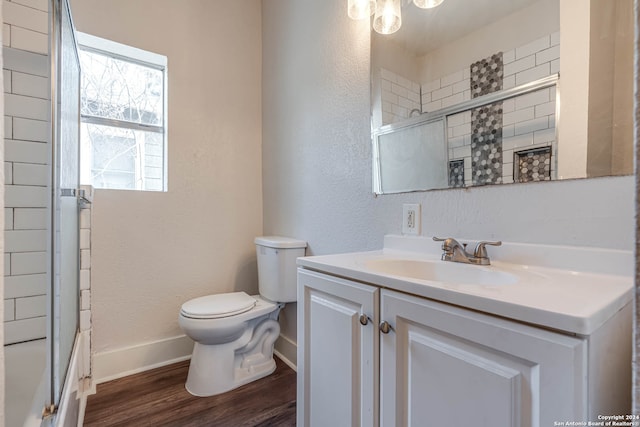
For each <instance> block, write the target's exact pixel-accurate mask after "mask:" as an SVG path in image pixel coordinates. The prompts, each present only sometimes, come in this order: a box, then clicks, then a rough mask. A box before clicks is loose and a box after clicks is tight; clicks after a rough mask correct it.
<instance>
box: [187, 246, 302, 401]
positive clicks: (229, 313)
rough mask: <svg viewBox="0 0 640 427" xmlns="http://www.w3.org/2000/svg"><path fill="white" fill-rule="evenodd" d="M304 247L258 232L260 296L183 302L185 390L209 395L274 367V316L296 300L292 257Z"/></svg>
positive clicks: (277, 328) (276, 333)
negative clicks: (189, 347)
mask: <svg viewBox="0 0 640 427" xmlns="http://www.w3.org/2000/svg"><path fill="white" fill-rule="evenodd" d="M305 247H306V242H303V241H300V240H296V239H290V238H285V237H277V236H270V237H258V238H256V249H257V253H258V276H259V278H258V284H259V291H260V295H248V294H246V293H245V292H231V293H224V294H215V295H207V296H204V297H199V298H195V299H192V300H189V301H187V302H185V303H184V304H183V305H182V307H181V309H180V314H179V316H178V323H179V324H180V327H181V328H182V330H183V331H184V333H185V334H186V335H187V336H188V337H190V338H191V339H193V340H194V341H195V344H194V347H193V354H192V356H191V363H190V366H189V374H188V376H187V382H186V384H185V388H186V389H187V391H189V393H191V394H193V395H195V396H213V395H216V394H220V393H224V392H225V391H229V390H232V389H234V388H236V387H239V386H241V385H244V384H247V383H249V382H251V381H255V380H257V379H259V378H262V377H265V376H267V375H269V374H271V373H272V372H273V371H274V370H275V368H276V364H275V361H274V359H273V346H274V343H275V341H276V339H277V338H278V336H279V335H280V325H279V323H278V315H279V313H280V310H281V309H282V308H283V307H284V303H285V302H292V301H295V298H296V292H295V291H296V265H295V260H296V258H297V257H299V256H304V251H305ZM275 301H277V302H275Z"/></svg>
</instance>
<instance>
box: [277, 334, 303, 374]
mask: <svg viewBox="0 0 640 427" xmlns="http://www.w3.org/2000/svg"><path fill="white" fill-rule="evenodd" d="M273 352H274V353H275V355H276V356H278V357H279V358H280V359H281V360H282V361H283V362H284V363H286V364H287V365H288V366H289V367H290V368H291V369H293V370H294V371H296V372H298V368H297V361H298V345H297V344H296V343H295V342H294V341H293V340H291V339H290V338H287V337H285V336H284V335H282V334H281V335H280V337H279V338H278V340H277V341H276V345H275V348H274V350H273Z"/></svg>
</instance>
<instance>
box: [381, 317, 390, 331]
mask: <svg viewBox="0 0 640 427" xmlns="http://www.w3.org/2000/svg"><path fill="white" fill-rule="evenodd" d="M391 329H392V328H391V325H390V324H389V322H387V321H386V320H384V321H382V323H380V332H382V333H383V334H388V333H389V331H390V330H391Z"/></svg>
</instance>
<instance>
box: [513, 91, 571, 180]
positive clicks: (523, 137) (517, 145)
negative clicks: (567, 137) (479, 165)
mask: <svg viewBox="0 0 640 427" xmlns="http://www.w3.org/2000/svg"><path fill="white" fill-rule="evenodd" d="M502 110H503V113H504V115H503V119H502V125H503V128H502V158H503V161H504V163H503V165H502V166H503V168H502V182H504V183H510V182H513V162H514V154H515V153H516V152H519V151H524V150H529V149H532V148H539V147H548V146H551V179H556V173H557V159H558V158H557V153H558V146H557V142H556V141H557V140H556V124H555V123H556V121H555V114H556V89H555V87H551V88H547V89H541V90H538V91H535V92H533V93H529V94H526V95H522V96H519V97H517V98H513V99H509V100H507V101H504V102H503V104H502Z"/></svg>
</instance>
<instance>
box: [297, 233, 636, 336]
mask: <svg viewBox="0 0 640 427" xmlns="http://www.w3.org/2000/svg"><path fill="white" fill-rule="evenodd" d="M460 241H461V242H462V240H460ZM487 250H488V251H489V256H490V257H491V259H492V261H491V265H490V266H476V265H468V264H459V263H455V264H456V265H459V267H460V268H466V269H479V270H482V269H484V270H486V271H487V272H492V271H502V272H506V273H510V274H513V275H515V276H516V277H517V281H516V282H515V283H510V284H501V285H475V284H456V283H442V282H437V281H430V280H421V279H415V278H410V277H405V276H401V275H391V274H385V273H380V272H376V271H374V270H373V269H371V268H370V265H371V264H372V262H376V261H377V260H418V261H420V260H426V261H434V262H445V261H440V254H441V252H442V251H441V249H440V244H438V243H435V242H433V241H431V239H427V238H407V237H400V236H386V237H385V248H384V249H383V250H380V251H372V252H355V253H346V254H337V255H324V256H311V257H303V258H298V265H299V266H300V267H303V268H307V269H312V270H316V271H322V272H326V273H328V274H332V275H336V276H341V277H345V278H348V279H351V280H356V281H359V282H363V283H370V284H373V285H376V286H380V287H384V288H388V289H393V290H397V291H400V292H405V293H408V294H413V295H417V296H421V297H425V298H430V299H433V300H437V301H442V302H445V303H449V304H454V305H458V306H461V307H465V308H469V309H473V310H478V311H482V312H486V313H489V314H493V315H497V316H501V317H505V318H509V319H513V320H517V321H521V322H526V323H531V324H535V325H540V326H544V327H549V328H553V329H558V330H561V331H566V332H569V333H575V334H578V335H590V334H591V333H593V332H594V331H595V330H597V329H598V328H599V327H600V326H601V325H602V324H603V323H604V322H605V321H606V320H607V319H609V318H610V317H612V316H613V315H614V314H615V313H616V312H618V311H619V310H620V309H622V308H623V307H624V306H625V305H627V304H629V303H630V301H631V300H632V298H633V279H632V270H633V254H632V253H631V252H630V251H619V250H610V249H597V248H578V247H569V246H546V245H528V244H516V243H503V246H502V247H497V248H490V247H487ZM518 260H522V262H517V261H518ZM452 264H453V263H452ZM473 271H476V270H473Z"/></svg>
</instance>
